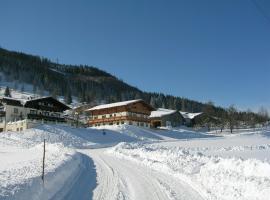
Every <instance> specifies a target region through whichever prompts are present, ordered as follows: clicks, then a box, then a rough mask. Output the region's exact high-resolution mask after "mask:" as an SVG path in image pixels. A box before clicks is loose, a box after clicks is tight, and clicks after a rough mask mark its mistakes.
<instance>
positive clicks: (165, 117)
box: [149, 108, 183, 128]
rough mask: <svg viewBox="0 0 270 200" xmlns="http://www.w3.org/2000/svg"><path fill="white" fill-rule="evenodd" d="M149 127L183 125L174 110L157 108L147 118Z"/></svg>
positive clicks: (179, 116) (180, 117) (181, 118)
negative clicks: (149, 123)
mask: <svg viewBox="0 0 270 200" xmlns="http://www.w3.org/2000/svg"><path fill="white" fill-rule="evenodd" d="M149 118H150V121H151V127H152V128H157V127H177V126H181V125H182V124H183V117H182V115H181V114H180V113H179V112H178V111H176V110H169V109H165V108H159V109H157V110H156V111H152V112H151V115H150V116H149Z"/></svg>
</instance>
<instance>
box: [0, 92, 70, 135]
mask: <svg viewBox="0 0 270 200" xmlns="http://www.w3.org/2000/svg"><path fill="white" fill-rule="evenodd" d="M68 109H70V108H69V107H68V106H67V105H65V104H63V103H62V102H60V101H58V100H56V99H54V98H53V97H42V98H36V99H30V100H25V99H15V98H9V97H2V98H0V132H2V131H22V130H25V129H28V128H32V127H35V126H37V125H39V124H42V123H65V122H66V121H65V118H64V117H63V112H64V111H65V110H68Z"/></svg>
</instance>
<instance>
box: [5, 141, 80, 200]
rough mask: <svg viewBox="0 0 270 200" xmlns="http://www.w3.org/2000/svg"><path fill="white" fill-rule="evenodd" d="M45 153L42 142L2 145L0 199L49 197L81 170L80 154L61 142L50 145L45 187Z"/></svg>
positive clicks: (47, 149)
mask: <svg viewBox="0 0 270 200" xmlns="http://www.w3.org/2000/svg"><path fill="white" fill-rule="evenodd" d="M42 155H43V145H42V144H38V145H35V146H33V147H30V148H25V147H24V146H19V145H16V146H12V145H10V144H9V145H6V146H5V145H3V144H2V145H1V146H0V159H1V165H0V199H5V200H6V199H22V200H26V199H50V198H51V197H52V196H54V195H55V194H56V193H57V192H58V191H59V190H60V189H61V188H62V187H64V185H65V184H67V183H69V182H71V181H72V180H73V179H74V178H75V177H76V176H77V174H78V173H79V171H80V167H79V165H80V163H81V157H80V154H79V153H76V152H75V151H74V150H71V149H67V148H65V147H63V145H60V144H47V145H46V162H45V163H46V164H45V183H44V186H43V183H42V180H41V172H42Z"/></svg>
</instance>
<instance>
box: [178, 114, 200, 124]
mask: <svg viewBox="0 0 270 200" xmlns="http://www.w3.org/2000/svg"><path fill="white" fill-rule="evenodd" d="M180 114H181V115H182V116H183V118H184V125H186V126H194V124H195V122H196V121H197V119H198V118H199V117H201V116H203V113H189V112H182V111H180Z"/></svg>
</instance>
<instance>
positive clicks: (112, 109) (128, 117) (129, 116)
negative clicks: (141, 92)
mask: <svg viewBox="0 0 270 200" xmlns="http://www.w3.org/2000/svg"><path fill="white" fill-rule="evenodd" d="M154 110H155V109H154V108H153V107H152V106H151V105H149V104H147V103H146V102H145V101H143V100H142V99H137V100H130V101H123V102H117V103H110V104H104V105H99V106H95V107H93V108H90V109H88V110H87V112H88V113H89V114H90V120H89V126H93V127H98V126H103V125H120V124H128V125H135V126H141V127H150V119H149V116H150V114H151V112H152V111H154Z"/></svg>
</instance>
